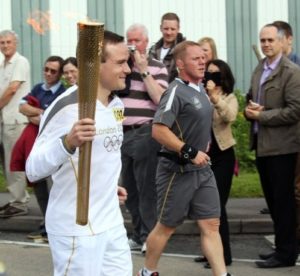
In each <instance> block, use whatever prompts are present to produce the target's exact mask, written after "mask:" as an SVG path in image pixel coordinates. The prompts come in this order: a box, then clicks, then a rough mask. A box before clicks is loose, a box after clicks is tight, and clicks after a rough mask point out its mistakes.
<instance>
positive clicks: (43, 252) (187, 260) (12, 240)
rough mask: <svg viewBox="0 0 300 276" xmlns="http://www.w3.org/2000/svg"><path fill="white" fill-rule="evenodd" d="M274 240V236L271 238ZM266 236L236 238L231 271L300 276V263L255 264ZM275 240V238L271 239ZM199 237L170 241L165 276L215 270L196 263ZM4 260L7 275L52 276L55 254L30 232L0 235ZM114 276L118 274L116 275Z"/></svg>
mask: <svg viewBox="0 0 300 276" xmlns="http://www.w3.org/2000/svg"><path fill="white" fill-rule="evenodd" d="M267 238H270V237H267ZM267 238H266V237H265V236H263V235H232V252H233V257H234V262H233V264H232V265H231V266H230V267H228V271H229V272H231V273H232V274H233V275H234V276H238V275H251V276H282V275H289V276H296V275H297V276H299V275H300V260H299V259H298V265H297V266H295V267H288V268H279V269H270V270H269V269H267V270H265V269H263V270H262V269H258V268H256V267H255V265H254V261H255V260H256V259H257V254H258V253H260V252H268V251H269V250H270V249H271V246H272V244H271V243H270V241H268V239H267ZM271 239H272V237H271ZM198 240H199V239H198V237H197V236H192V235H175V236H173V237H172V239H171V240H170V242H169V244H168V246H167V248H166V250H165V253H164V255H163V257H162V259H161V261H160V264H159V268H160V275H162V276H173V275H175V276H186V275H188V276H196V275H197V276H199V275H203V276H206V275H207V276H208V275H211V271H210V270H207V269H204V268H203V267H202V265H201V264H197V263H194V262H193V258H194V257H195V256H197V255H198V254H199V253H200V250H199V245H198ZM143 260H144V257H143V256H142V255H141V254H140V253H139V252H133V265H134V272H137V271H138V269H139V268H140V267H141V266H142V265H143ZM0 261H2V262H3V263H4V264H5V265H6V270H7V276H51V275H52V263H51V254H50V250H49V247H48V245H47V244H40V243H32V242H30V240H28V239H26V233H11V232H1V233H0ZM112 276H114V275H112Z"/></svg>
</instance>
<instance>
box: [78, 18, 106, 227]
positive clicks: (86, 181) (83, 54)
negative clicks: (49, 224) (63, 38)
mask: <svg viewBox="0 0 300 276" xmlns="http://www.w3.org/2000/svg"><path fill="white" fill-rule="evenodd" d="M77 29H78V44H77V62H78V69H79V78H78V106H79V119H83V118H92V119H94V118H95V109H96V99H97V88H98V83H99V68H100V55H101V50H102V43H103V37H104V24H102V23H94V22H88V23H81V22H79V23H77ZM91 150H92V142H85V143H83V144H82V146H80V148H79V163H78V180H77V212H76V223H77V224H80V225H86V224H87V223H88V213H89V192H90V169H91Z"/></svg>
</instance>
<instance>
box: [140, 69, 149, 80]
mask: <svg viewBox="0 0 300 276" xmlns="http://www.w3.org/2000/svg"><path fill="white" fill-rule="evenodd" d="M149 75H150V73H149V72H148V71H146V72H143V73H141V77H142V79H144V78H147V76H149Z"/></svg>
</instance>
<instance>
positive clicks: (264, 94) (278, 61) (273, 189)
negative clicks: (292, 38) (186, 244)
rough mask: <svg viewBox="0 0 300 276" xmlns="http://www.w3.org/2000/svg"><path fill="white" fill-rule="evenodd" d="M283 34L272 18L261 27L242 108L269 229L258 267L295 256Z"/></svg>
mask: <svg viewBox="0 0 300 276" xmlns="http://www.w3.org/2000/svg"><path fill="white" fill-rule="evenodd" d="M283 37H284V32H283V31H282V30H280V29H278V27H277V26H276V25H275V24H268V25H265V26H264V27H263V28H262V30H261V32H260V43H261V49H262V52H263V53H264V55H265V56H266V58H265V59H263V60H262V61H261V62H260V63H259V64H258V66H257V67H256V69H255V70H254V72H253V75H252V79H251V87H250V90H249V92H248V94H247V100H248V105H247V107H246V109H245V116H246V118H248V119H249V120H251V121H252V128H251V148H252V149H254V150H255V151H256V166H257V169H258V173H259V176H260V181H261V185H262V188H263V191H264V195H265V198H266V201H267V205H268V208H269V209H270V214H271V218H272V220H273V223H274V233H275V251H274V252H271V253H269V254H260V255H259V256H260V258H261V259H263V261H258V262H256V265H257V266H258V267H259V268H275V267H284V266H293V265H295V261H296V259H297V246H296V214H295V194H294V178H295V166H296V158H297V153H298V152H299V150H300V141H299V140H300V136H299V130H300V69H299V67H298V66H297V65H295V64H294V63H293V62H291V61H290V60H289V59H288V58H287V57H285V56H284V55H283V53H282V41H283Z"/></svg>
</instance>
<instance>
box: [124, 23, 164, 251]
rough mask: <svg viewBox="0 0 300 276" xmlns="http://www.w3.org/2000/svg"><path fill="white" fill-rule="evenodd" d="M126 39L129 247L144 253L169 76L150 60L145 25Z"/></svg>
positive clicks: (152, 211)
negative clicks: (159, 115) (156, 119)
mask: <svg viewBox="0 0 300 276" xmlns="http://www.w3.org/2000/svg"><path fill="white" fill-rule="evenodd" d="M126 36H127V43H128V45H130V47H131V49H132V47H133V49H135V50H130V51H131V54H130V59H129V61H128V63H129V64H130V66H131V69H132V73H131V74H130V75H129V76H128V77H127V80H126V82H127V89H126V91H125V92H124V91H122V92H123V93H120V96H122V98H121V99H122V101H123V103H124V106H125V120H124V122H123V130H124V142H123V145H122V180H123V185H124V187H125V188H126V189H127V192H128V200H127V202H126V206H127V208H128V210H129V211H130V213H131V216H132V223H133V227H134V234H133V236H132V237H131V239H130V240H129V244H130V247H131V249H142V252H145V250H146V248H145V241H146V238H147V236H148V234H149V232H150V231H151V230H152V228H153V227H154V225H155V223H156V189H155V173H156V165H157V151H159V148H160V146H159V144H158V143H157V142H156V141H155V140H154V139H152V137H151V126H152V120H153V116H154V114H155V111H156V109H157V104H158V102H159V100H160V97H161V95H162V93H163V91H164V90H165V89H166V87H167V86H168V82H167V79H168V73H167V69H166V67H165V66H164V64H163V63H161V62H159V61H157V60H155V59H152V58H149V57H147V54H146V49H147V45H148V32H147V29H146V27H145V26H144V25H141V24H134V25H132V26H130V27H129V28H128V30H127V33H126Z"/></svg>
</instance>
